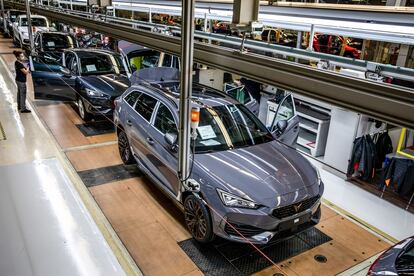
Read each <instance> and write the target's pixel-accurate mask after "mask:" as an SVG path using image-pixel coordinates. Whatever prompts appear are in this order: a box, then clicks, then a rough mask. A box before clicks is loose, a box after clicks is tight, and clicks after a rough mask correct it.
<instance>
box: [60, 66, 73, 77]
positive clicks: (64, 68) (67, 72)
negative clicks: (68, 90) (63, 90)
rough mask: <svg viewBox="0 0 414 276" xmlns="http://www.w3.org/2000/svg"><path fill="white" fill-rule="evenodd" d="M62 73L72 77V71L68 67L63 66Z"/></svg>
mask: <svg viewBox="0 0 414 276" xmlns="http://www.w3.org/2000/svg"><path fill="white" fill-rule="evenodd" d="M60 73H61V74H62V75H63V76H64V77H66V78H70V77H72V72H71V71H70V70H69V69H68V68H66V67H63V66H61V67H60Z"/></svg>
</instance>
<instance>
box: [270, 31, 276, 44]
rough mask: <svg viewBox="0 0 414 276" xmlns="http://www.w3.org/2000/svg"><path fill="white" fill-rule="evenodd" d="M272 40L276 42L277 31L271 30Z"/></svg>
mask: <svg viewBox="0 0 414 276" xmlns="http://www.w3.org/2000/svg"><path fill="white" fill-rule="evenodd" d="M269 41H270V42H276V32H275V31H274V30H271V31H270V39H269Z"/></svg>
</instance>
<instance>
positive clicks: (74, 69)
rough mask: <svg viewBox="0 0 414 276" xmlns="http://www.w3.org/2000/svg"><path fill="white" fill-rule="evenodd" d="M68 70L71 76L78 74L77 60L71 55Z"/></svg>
mask: <svg viewBox="0 0 414 276" xmlns="http://www.w3.org/2000/svg"><path fill="white" fill-rule="evenodd" d="M68 68H69V70H70V71H71V72H72V73H73V74H77V73H78V60H77V58H76V57H75V55H73V58H72V59H70V63H69V67H68Z"/></svg>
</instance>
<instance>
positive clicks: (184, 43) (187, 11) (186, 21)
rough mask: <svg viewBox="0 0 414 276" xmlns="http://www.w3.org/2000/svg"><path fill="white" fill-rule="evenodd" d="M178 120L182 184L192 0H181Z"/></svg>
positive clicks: (188, 103)
mask: <svg viewBox="0 0 414 276" xmlns="http://www.w3.org/2000/svg"><path fill="white" fill-rule="evenodd" d="M181 18H182V24H181V75H180V81H181V83H180V85H181V91H180V122H179V130H178V150H179V151H178V176H179V178H180V183H181V185H180V189H179V194H178V196H179V197H181V192H182V185H184V186H187V185H186V184H187V183H186V181H185V179H186V178H187V177H188V174H189V156H190V112H191V94H192V81H193V50H194V49H193V47H194V0H182V13H181Z"/></svg>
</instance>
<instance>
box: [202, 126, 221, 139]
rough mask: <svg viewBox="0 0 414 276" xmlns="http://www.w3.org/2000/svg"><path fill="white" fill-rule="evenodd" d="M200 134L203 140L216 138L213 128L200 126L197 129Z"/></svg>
mask: <svg viewBox="0 0 414 276" xmlns="http://www.w3.org/2000/svg"><path fill="white" fill-rule="evenodd" d="M197 131H198V134H200V137H201V139H202V140H207V139H211V138H216V137H217V136H216V133H215V132H214V129H213V127H212V126H210V125H207V126H199V127H198V128H197Z"/></svg>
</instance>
